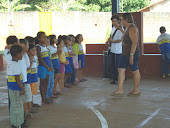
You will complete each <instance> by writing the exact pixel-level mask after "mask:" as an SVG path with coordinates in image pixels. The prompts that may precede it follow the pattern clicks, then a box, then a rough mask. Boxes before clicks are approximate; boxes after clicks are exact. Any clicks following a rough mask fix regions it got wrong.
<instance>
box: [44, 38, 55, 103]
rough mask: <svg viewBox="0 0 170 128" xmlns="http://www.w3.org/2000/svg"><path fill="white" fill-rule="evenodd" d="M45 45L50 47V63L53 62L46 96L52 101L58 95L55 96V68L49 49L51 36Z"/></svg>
mask: <svg viewBox="0 0 170 128" xmlns="http://www.w3.org/2000/svg"><path fill="white" fill-rule="evenodd" d="M45 46H46V47H47V49H48V55H49V57H50V64H51V67H52V70H51V74H50V76H49V81H48V86H47V93H46V98H47V100H48V101H50V102H53V100H52V98H56V96H53V88H54V68H53V64H52V61H51V57H52V55H51V52H50V50H49V46H50V39H49V37H47V38H46V41H45Z"/></svg>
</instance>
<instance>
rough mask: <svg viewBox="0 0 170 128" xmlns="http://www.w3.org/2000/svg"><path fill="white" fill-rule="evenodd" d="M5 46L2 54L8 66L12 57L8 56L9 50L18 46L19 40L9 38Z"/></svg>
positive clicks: (12, 37) (14, 37) (13, 37)
mask: <svg viewBox="0 0 170 128" xmlns="http://www.w3.org/2000/svg"><path fill="white" fill-rule="evenodd" d="M6 44H7V46H6V47H5V50H4V54H5V61H6V63H7V64H8V63H9V62H10V61H11V60H12V56H11V54H10V52H9V51H10V49H11V47H12V46H13V45H14V44H17V45H20V44H19V40H18V38H17V37H16V36H9V37H8V38H7V39H6Z"/></svg>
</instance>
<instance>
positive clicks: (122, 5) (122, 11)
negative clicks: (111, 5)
mask: <svg viewBox="0 0 170 128" xmlns="http://www.w3.org/2000/svg"><path fill="white" fill-rule="evenodd" d="M122 12H123V0H122Z"/></svg>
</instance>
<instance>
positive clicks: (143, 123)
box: [136, 108, 170, 128]
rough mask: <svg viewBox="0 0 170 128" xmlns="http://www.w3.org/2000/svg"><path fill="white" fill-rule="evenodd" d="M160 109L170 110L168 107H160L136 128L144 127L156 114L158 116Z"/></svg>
mask: <svg viewBox="0 0 170 128" xmlns="http://www.w3.org/2000/svg"><path fill="white" fill-rule="evenodd" d="M160 110H170V109H168V108H158V109H157V110H156V111H155V112H154V113H152V114H151V115H150V116H149V117H148V118H147V119H145V120H144V121H142V123H140V124H138V125H137V126H136V128H141V127H143V126H144V125H145V124H146V123H147V122H148V121H149V120H151V119H152V118H153V117H154V116H156V115H157V114H158V112H159V111H160Z"/></svg>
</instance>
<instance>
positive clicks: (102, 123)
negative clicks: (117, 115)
mask: <svg viewBox="0 0 170 128" xmlns="http://www.w3.org/2000/svg"><path fill="white" fill-rule="evenodd" d="M88 107H89V108H90V109H91V110H92V111H93V112H94V113H95V114H96V116H97V117H98V118H99V120H100V122H101V125H102V128H108V124H107V121H106V119H105V118H104V117H103V115H102V114H101V113H100V112H99V111H98V110H96V109H95V108H94V107H93V106H88Z"/></svg>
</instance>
